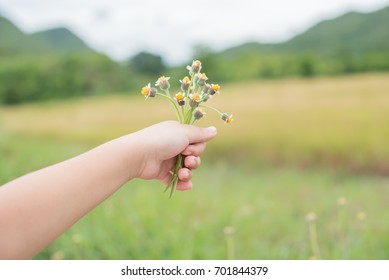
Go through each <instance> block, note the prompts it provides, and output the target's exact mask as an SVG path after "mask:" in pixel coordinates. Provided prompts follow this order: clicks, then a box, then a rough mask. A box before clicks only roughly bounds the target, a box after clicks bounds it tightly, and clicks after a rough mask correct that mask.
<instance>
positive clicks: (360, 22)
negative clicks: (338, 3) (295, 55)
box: [279, 7, 389, 55]
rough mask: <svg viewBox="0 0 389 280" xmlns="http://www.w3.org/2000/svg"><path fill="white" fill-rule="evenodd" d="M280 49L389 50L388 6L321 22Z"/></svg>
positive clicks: (332, 51)
mask: <svg viewBox="0 0 389 280" xmlns="http://www.w3.org/2000/svg"><path fill="white" fill-rule="evenodd" d="M279 48H280V50H283V51H289V52H304V51H312V52H315V53H320V54H323V55H331V54H333V53H334V52H336V51H338V50H345V49H346V50H348V51H350V52H351V53H363V52H369V51H389V7H386V8H384V9H381V10H379V11H376V12H372V13H357V12H351V13H347V14H345V15H343V16H340V17H338V18H335V19H332V20H326V21H322V22H320V23H318V24H317V25H315V26H313V27H312V28H310V29H308V30H307V31H306V32H304V33H302V34H300V35H298V36H296V37H294V38H293V39H291V40H290V41H288V42H286V43H284V44H281V45H280V46H279Z"/></svg>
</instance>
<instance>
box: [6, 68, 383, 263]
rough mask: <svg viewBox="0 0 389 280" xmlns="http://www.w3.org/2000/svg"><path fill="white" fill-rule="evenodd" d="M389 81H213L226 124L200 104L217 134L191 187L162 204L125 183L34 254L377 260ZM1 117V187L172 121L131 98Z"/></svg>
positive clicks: (51, 105) (23, 109)
mask: <svg viewBox="0 0 389 280" xmlns="http://www.w3.org/2000/svg"><path fill="white" fill-rule="evenodd" d="M172 79H173V78H172ZM176 79H177V80H178V78H176ZM388 80H389V74H387V73H383V74H382V73H381V74H364V75H350V76H344V77H322V78H314V79H285V80H268V81H257V82H246V83H234V84H226V85H222V93H221V95H220V96H216V97H215V98H214V99H213V100H211V102H212V104H213V105H215V106H216V107H218V108H223V109H224V110H226V112H228V113H233V114H234V118H235V121H234V122H233V123H232V124H231V125H225V124H223V123H222V121H221V120H219V119H218V117H217V116H216V115H214V114H213V112H211V111H209V112H208V114H207V116H206V118H205V119H204V120H201V122H200V123H199V125H201V126H207V125H210V124H214V125H216V126H217V128H218V131H219V134H218V137H217V138H216V139H215V140H214V141H213V142H211V143H209V145H208V147H207V150H206V152H205V154H204V156H203V164H202V166H201V168H200V169H199V170H196V171H195V176H194V179H193V182H194V185H195V188H194V189H193V190H192V191H190V192H183V193H181V192H177V193H176V194H175V196H174V197H173V198H172V199H169V198H168V196H167V195H166V194H162V190H163V186H161V185H160V184H159V183H158V182H152V181H141V180H134V181H132V182H130V183H128V184H127V185H126V186H125V187H123V188H122V189H121V190H120V191H118V192H117V193H116V194H114V195H113V196H112V197H110V198H109V199H108V200H106V201H105V202H104V203H102V204H101V205H100V206H98V207H97V208H96V209H95V210H93V211H92V212H91V213H90V214H88V215H87V216H86V217H85V218H83V219H82V220H81V221H79V222H78V223H77V224H76V225H75V226H73V227H72V228H71V229H70V230H68V231H67V232H66V233H65V234H64V235H63V236H61V237H60V238H59V239H57V240H56V241H55V242H53V243H52V244H51V245H50V246H49V247H48V248H46V249H45V250H44V251H43V252H41V253H40V254H39V255H37V256H36V258H37V259H228V258H231V259H232V258H233V259H309V258H316V259H319V258H323V259H388V258H389V238H388V236H389V211H388V209H387V207H388V205H389V179H388V175H389V145H388V144H387V143H388V141H387V139H389V125H388V124H389V94H388V93H389V83H388ZM140 86H142V85H140ZM0 112H1V114H0V135H1V137H0V154H1V157H0V167H1V168H0V184H2V183H5V182H7V181H9V180H11V179H12V178H15V177H17V176H20V175H22V174H25V173H27V172H30V171H32V170H35V169H39V168H41V167H44V166H47V165H49V164H52V163H55V162H57V161H60V160H64V159H67V158H69V157H71V156H74V155H77V154H79V153H81V152H83V151H86V150H88V149H90V148H92V147H94V146H96V145H98V144H100V143H103V142H104V141H107V140H110V139H112V138H115V137H118V136H121V135H123V134H126V133H130V132H132V131H135V130H138V129H141V128H143V127H145V126H148V125H151V124H153V123H155V122H158V121H161V120H165V119H173V118H174V113H173V111H172V110H171V108H170V107H169V104H168V103H166V101H165V100H162V99H158V98H154V99H152V98H149V99H148V100H147V101H145V100H144V98H142V96H141V95H140V94H139V93H136V94H135V93H134V94H131V93H129V94H128V95H116V94H112V95H111V96H103V97H91V98H83V99H74V100H67V101H61V102H59V101H55V102H54V101H53V102H45V103H36V104H28V105H20V106H13V107H0ZM313 213H314V214H315V215H313ZM314 217H315V218H314ZM315 230H316V233H317V236H316V237H315V236H314V235H315V234H314V231H315Z"/></svg>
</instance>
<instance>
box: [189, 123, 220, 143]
mask: <svg viewBox="0 0 389 280" xmlns="http://www.w3.org/2000/svg"><path fill="white" fill-rule="evenodd" d="M184 127H185V129H186V135H187V136H188V139H189V144H192V143H200V142H207V141H209V140H211V139H212V138H214V137H215V136H216V134H217V130H216V127H214V126H210V127H207V128H203V127H197V126H194V125H184Z"/></svg>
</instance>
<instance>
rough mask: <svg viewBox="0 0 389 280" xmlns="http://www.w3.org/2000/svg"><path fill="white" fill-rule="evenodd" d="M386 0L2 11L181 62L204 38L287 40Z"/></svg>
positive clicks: (105, 46) (117, 2) (155, 0)
mask: <svg viewBox="0 0 389 280" xmlns="http://www.w3.org/2000/svg"><path fill="white" fill-rule="evenodd" d="M385 6H389V0H316V1H314V0H294V1H288V0H267V1H263V0H238V1H237V0H235V1H230V0H225V1H222V0H195V1H182V0H181V1H180V0H165V1H160V0H132V1H125V0H109V1H106V0H0V14H2V15H4V16H6V17H8V18H9V19H11V20H12V21H13V22H14V23H15V24H16V25H17V26H18V27H19V28H21V29H22V30H23V31H24V32H28V33H30V32H34V31H38V30H42V29H48V28H52V27H57V26H65V27H68V28H69V29H71V30H72V31H73V32H75V33H76V34H77V35H79V36H80V37H82V39H84V41H85V42H86V43H87V44H89V45H90V46H91V47H93V48H95V49H97V50H99V51H101V52H104V53H107V54H108V55H110V56H111V57H112V58H114V59H117V60H123V59H125V58H127V57H129V56H131V55H134V54H136V53H137V52H139V51H141V50H146V51H150V52H154V53H158V54H161V55H162V56H163V57H164V58H165V60H166V62H168V63H171V64H177V63H182V62H187V61H188V60H189V59H190V57H191V55H192V51H193V47H194V46H196V45H199V44H201V45H207V46H209V47H211V48H212V49H214V50H222V49H225V48H228V47H231V46H235V45H239V44H241V43H243V42H247V41H258V42H279V41H283V40H287V39H289V38H291V37H293V36H294V35H296V34H297V33H300V32H302V31H304V30H306V29H307V28H309V27H310V26H312V25H313V24H315V23H317V22H319V21H321V20H323V19H329V18H333V17H336V16H339V15H341V14H343V13H345V12H348V11H351V10H353V11H362V12H369V11H373V10H376V9H379V8H382V7H385ZM0 40H1V38H0Z"/></svg>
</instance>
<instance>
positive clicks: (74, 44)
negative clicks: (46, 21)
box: [30, 27, 91, 52]
mask: <svg viewBox="0 0 389 280" xmlns="http://www.w3.org/2000/svg"><path fill="white" fill-rule="evenodd" d="M30 37H31V38H33V39H35V40H39V41H41V42H44V44H45V45H46V46H47V48H48V49H50V50H52V51H60V52H61V51H72V52H84V51H91V49H90V48H89V47H88V46H87V45H86V44H85V43H84V41H82V40H81V39H80V38H79V37H77V36H76V35H74V34H73V33H72V32H71V31H70V30H69V29H67V28H64V27H60V28H54V29H50V30H45V31H41V32H36V33H33V34H32V35H31V36H30Z"/></svg>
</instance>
